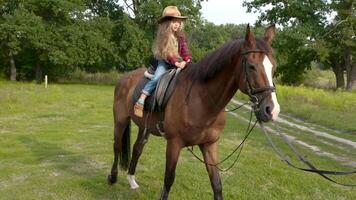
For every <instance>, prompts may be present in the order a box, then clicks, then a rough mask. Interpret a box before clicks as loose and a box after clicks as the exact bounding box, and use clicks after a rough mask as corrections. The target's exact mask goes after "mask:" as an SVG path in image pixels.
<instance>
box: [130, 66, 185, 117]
mask: <svg viewBox="0 0 356 200" xmlns="http://www.w3.org/2000/svg"><path fill="white" fill-rule="evenodd" d="M154 64H155V63H154V62H150V67H149V68H148V69H147V70H146V71H145V74H144V76H143V77H142V78H141V80H140V81H139V82H138V84H137V86H136V88H135V91H134V94H133V97H132V101H133V103H136V101H137V100H138V98H139V97H140V95H141V91H142V89H143V88H144V87H145V85H146V83H147V82H148V81H150V80H151V78H153V74H154V71H155V66H156V65H154ZM179 72H180V69H176V68H175V67H173V66H171V67H170V69H169V70H168V71H167V72H165V73H164V74H163V75H162V76H161V78H160V79H159V81H158V83H157V86H156V89H155V90H154V91H153V92H152V95H150V96H148V97H147V98H146V100H145V105H144V110H146V111H151V112H163V111H164V108H165V107H166V105H167V102H168V100H169V99H170V97H171V95H172V93H173V90H174V87H175V84H176V80H177V77H178V74H179Z"/></svg>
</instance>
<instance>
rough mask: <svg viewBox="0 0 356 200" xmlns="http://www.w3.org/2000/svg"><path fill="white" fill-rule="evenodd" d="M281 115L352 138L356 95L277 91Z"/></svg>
mask: <svg viewBox="0 0 356 200" xmlns="http://www.w3.org/2000/svg"><path fill="white" fill-rule="evenodd" d="M277 96H278V101H279V103H280V104H281V106H282V109H283V112H285V113H292V114H293V115H295V116H297V117H299V118H302V119H305V120H307V121H309V122H315V123H318V124H323V125H326V126H329V127H332V128H336V129H343V130H346V131H349V132H351V133H354V134H356V126H355V124H356V106H355V105H356V92H345V91H340V90H337V91H326V90H322V89H313V88H307V87H291V86H281V85H279V86H278V87H277Z"/></svg>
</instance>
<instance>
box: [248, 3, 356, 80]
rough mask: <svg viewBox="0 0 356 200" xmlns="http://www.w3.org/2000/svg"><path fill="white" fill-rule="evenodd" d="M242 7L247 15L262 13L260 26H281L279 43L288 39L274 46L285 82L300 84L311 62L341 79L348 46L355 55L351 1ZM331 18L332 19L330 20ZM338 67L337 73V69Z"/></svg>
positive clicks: (353, 18)
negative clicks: (283, 53) (286, 42)
mask: <svg viewBox="0 0 356 200" xmlns="http://www.w3.org/2000/svg"><path fill="white" fill-rule="evenodd" d="M244 4H245V5H246V6H247V7H248V10H249V11H251V12H252V11H255V12H256V11H259V12H261V13H262V14H261V16H260V18H259V23H260V24H261V23H276V24H278V25H281V26H283V33H282V34H281V35H280V36H279V39H280V40H284V41H289V40H291V41H290V42H289V44H288V45H287V46H288V47H287V48H286V47H285V46H281V45H277V49H278V48H279V50H280V51H279V52H286V53H285V55H278V57H279V60H280V62H282V63H284V64H283V65H282V66H281V70H280V74H281V75H282V76H283V78H282V80H284V82H285V83H289V84H300V83H301V82H302V80H303V73H302V72H304V71H305V70H307V69H309V66H310V63H311V62H312V61H318V62H320V63H321V64H323V65H324V66H326V67H331V68H333V71H334V72H335V75H336V77H341V78H342V79H343V75H342V74H343V71H344V69H345V66H344V65H345V63H344V62H343V60H344V57H343V56H342V55H343V54H344V50H345V49H347V48H349V47H350V48H351V51H352V52H353V54H355V52H356V51H355V49H354V47H353V46H354V45H355V44H356V43H355V41H354V40H355V32H354V30H355V24H356V23H355V22H356V18H355V2H354V1H352V0H346V1H323V0H315V1H306V0H303V1H299V0H292V1H284V0H277V1H272V2H271V1H267V0H254V1H244ZM333 15H334V16H335V17H334V19H332V20H331V19H330V18H331V17H332V16H333ZM277 41H278V40H277ZM282 48H283V49H282ZM301 58H302V59H301ZM350 62H355V61H354V60H353V61H350ZM340 67H341V70H339V69H338V68H340ZM349 71H350V72H351V71H352V70H349ZM347 73H349V72H347ZM355 79H356V77H355ZM350 81H352V80H351V79H350ZM337 83H338V85H337V87H343V85H342V83H341V82H340V83H339V81H338V80H337Z"/></svg>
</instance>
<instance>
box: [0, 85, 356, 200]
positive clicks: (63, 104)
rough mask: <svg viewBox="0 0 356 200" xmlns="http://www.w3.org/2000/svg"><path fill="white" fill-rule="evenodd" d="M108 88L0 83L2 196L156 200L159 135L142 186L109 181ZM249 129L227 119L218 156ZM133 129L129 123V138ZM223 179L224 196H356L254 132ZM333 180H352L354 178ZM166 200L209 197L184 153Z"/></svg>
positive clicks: (325, 163) (122, 176) (322, 161)
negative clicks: (292, 161) (291, 160)
mask: <svg viewBox="0 0 356 200" xmlns="http://www.w3.org/2000/svg"><path fill="white" fill-rule="evenodd" d="M113 89H114V87H113V86H96V85H73V84H62V85H50V87H49V88H48V89H44V88H43V86H41V85H35V84H29V83H15V84H14V83H9V82H0V137H1V140H0V199H122V200H126V199H140V200H141V199H157V198H158V195H159V192H160V188H161V186H162V184H163V175H164V163H165V158H164V154H165V141H164V139H162V138H158V137H150V140H149V143H148V144H147V145H146V147H145V150H144V153H143V155H142V157H141V159H140V161H139V164H138V168H137V173H136V177H137V182H138V184H139V185H140V189H138V190H136V191H132V190H130V189H129V185H128V183H127V181H126V173H125V172H122V171H120V173H119V177H118V178H119V180H118V183H117V184H115V185H114V186H109V185H108V184H107V182H106V176H107V174H108V173H109V171H110V167H111V164H112V160H113V154H112V137H113V136H112V132H113V126H112V99H113ZM279 95H280V94H279ZM350 98H351V97H350ZM281 103H283V100H282V101H281ZM354 105H355V104H354ZM282 109H283V104H282ZM247 114H248V113H245V115H247ZM246 125H247V124H246V123H243V122H241V121H239V120H237V119H235V118H234V117H233V116H231V115H228V123H227V126H226V128H225V130H224V134H223V135H222V137H221V139H220V157H222V158H223V157H225V156H226V155H228V154H229V153H230V152H231V151H232V150H233V149H234V148H235V147H236V145H237V144H239V142H240V141H241V139H242V138H243V135H244V132H245V128H246ZM136 130H137V129H136V127H135V126H133V128H132V139H135V136H136ZM351 130H352V127H351ZM196 152H197V153H198V151H197V148H196ZM305 153H307V154H308V155H309V157H310V158H311V159H313V160H314V162H315V163H316V164H317V165H318V166H320V167H321V168H323V169H324V168H327V169H330V168H331V169H338V168H339V169H341V168H343V167H341V166H339V165H338V164H337V163H335V162H334V161H332V160H330V159H327V158H325V157H317V156H315V155H313V154H312V153H310V152H308V151H305ZM198 154H199V153H198ZM351 155H354V154H353V153H352V154H351ZM230 163H231V161H229V162H228V163H226V164H225V165H224V166H223V167H227V166H228V165H229V164H230ZM221 177H222V182H223V193H224V197H225V199H323V200H324V199H330V200H334V199H340V200H342V199H347V200H348V199H350V200H351V199H356V189H355V188H353V189H352V188H347V187H342V186H337V185H335V184H332V183H330V182H327V181H325V180H324V179H322V178H320V177H319V176H317V175H312V174H307V173H305V172H300V171H296V170H294V169H292V168H289V167H288V166H287V165H286V164H284V163H282V162H281V161H280V160H279V159H278V158H277V156H276V155H275V154H274V153H273V152H272V150H271V148H270V147H269V145H268V144H267V142H266V140H265V138H264V137H263V135H262V134H261V132H260V131H259V130H258V129H256V130H255V131H254V132H253V134H252V135H251V137H250V138H249V140H248V142H247V144H246V146H245V148H244V151H243V153H242V156H241V158H240V160H239V162H238V163H237V164H236V165H235V166H234V167H233V168H232V169H231V170H230V171H228V172H225V173H222V175H221ZM338 180H340V181H343V182H352V181H353V182H354V183H355V180H356V178H355V176H348V177H344V178H339V179H338ZM170 199H176V200H182V199H184V200H185V199H212V190H211V187H210V182H209V179H208V176H207V172H206V171H205V167H204V165H203V164H202V163H200V162H199V161H198V160H196V159H195V158H194V157H193V156H192V155H191V154H190V153H189V152H188V151H186V150H183V151H182V154H181V157H180V160H179V163H178V167H177V171H176V180H175V183H174V185H173V188H172V191H171V193H170Z"/></svg>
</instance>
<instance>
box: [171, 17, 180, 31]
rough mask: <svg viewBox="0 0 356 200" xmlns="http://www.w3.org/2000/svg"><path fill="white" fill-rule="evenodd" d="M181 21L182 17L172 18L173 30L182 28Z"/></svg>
mask: <svg viewBox="0 0 356 200" xmlns="http://www.w3.org/2000/svg"><path fill="white" fill-rule="evenodd" d="M181 22H182V20H181V19H177V18H173V19H172V20H171V28H172V31H173V32H176V31H177V30H178V29H179V28H180V26H181Z"/></svg>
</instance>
